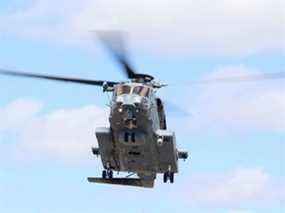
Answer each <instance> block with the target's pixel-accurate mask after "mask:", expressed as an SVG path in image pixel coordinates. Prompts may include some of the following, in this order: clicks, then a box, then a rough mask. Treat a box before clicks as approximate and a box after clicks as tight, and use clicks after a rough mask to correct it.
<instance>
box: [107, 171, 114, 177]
mask: <svg viewBox="0 0 285 213" xmlns="http://www.w3.org/2000/svg"><path fill="white" fill-rule="evenodd" d="M108 173H109V174H108V176H109V178H110V179H113V171H112V170H110V171H109V172H108Z"/></svg>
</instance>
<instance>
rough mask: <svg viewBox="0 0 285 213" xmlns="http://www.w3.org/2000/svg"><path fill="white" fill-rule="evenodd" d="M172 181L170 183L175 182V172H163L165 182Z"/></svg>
mask: <svg viewBox="0 0 285 213" xmlns="http://www.w3.org/2000/svg"><path fill="white" fill-rule="evenodd" d="M168 180H169V181H170V183H174V172H170V171H169V172H165V173H164V174H163V182H164V183H167V181H168Z"/></svg>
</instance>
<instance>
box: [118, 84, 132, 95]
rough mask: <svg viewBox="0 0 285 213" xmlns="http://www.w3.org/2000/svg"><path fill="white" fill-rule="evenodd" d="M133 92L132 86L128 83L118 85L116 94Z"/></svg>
mask: <svg viewBox="0 0 285 213" xmlns="http://www.w3.org/2000/svg"><path fill="white" fill-rule="evenodd" d="M130 92H131V87H130V86H128V85H122V86H118V87H117V89H116V95H118V96H119V95H124V94H130Z"/></svg>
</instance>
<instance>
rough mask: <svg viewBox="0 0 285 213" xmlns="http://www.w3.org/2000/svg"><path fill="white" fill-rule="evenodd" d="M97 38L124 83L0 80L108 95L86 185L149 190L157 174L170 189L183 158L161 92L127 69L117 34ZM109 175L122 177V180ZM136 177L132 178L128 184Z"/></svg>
mask: <svg viewBox="0 0 285 213" xmlns="http://www.w3.org/2000/svg"><path fill="white" fill-rule="evenodd" d="M98 37H99V38H100V40H101V41H102V43H103V44H104V46H105V47H106V49H107V50H108V51H109V52H110V53H111V55H112V57H113V58H114V59H115V60H116V61H117V62H118V63H119V64H120V65H121V67H122V68H123V72H124V73H125V74H126V76H127V78H128V81H124V82H116V81H103V80H90V79H79V78H70V77H60V76H51V75H42V74H34V73H27V72H19V71H13V70H6V69H0V74H3V75H9V76H18V77H28V78H36V79H46V80H52V81H59V82H67V83H77V84H86V85H91V86H99V87H102V88H103V92H110V93H112V94H113V95H112V100H111V104H110V115H109V122H110V127H100V128H97V129H96V131H95V134H96V137H97V141H98V147H93V148H92V153H93V154H94V155H96V156H100V157H101V161H102V164H103V167H104V170H103V171H102V176H101V177H89V178H88V181H89V182H94V183H106V184H116V185H128V186H138V187H146V188H153V187H154V182H155V179H156V177H157V175H158V174H162V175H163V182H164V183H167V182H170V183H174V176H175V174H177V173H178V160H179V159H182V160H186V159H187V158H188V152H187V151H181V150H178V149H177V145H176V137H175V133H174V132H172V131H170V130H168V128H167V122H166V113H165V106H164V102H163V101H162V100H161V98H159V97H158V96H157V95H156V92H157V91H158V90H159V89H160V88H163V87H165V86H167V85H166V84H161V83H159V82H157V81H156V80H155V78H154V77H153V76H151V75H149V74H142V73H138V72H136V71H135V70H134V69H133V67H132V66H131V65H130V63H129V61H128V58H127V54H126V50H125V46H124V42H123V40H122V39H121V37H120V36H118V35H117V34H115V37H114V34H111V36H110V34H108V33H107V34H106V33H103V34H101V35H100V34H98ZM284 77H285V73H284V72H280V73H271V74H265V75H258V76H253V77H245V78H244V77H242V76H241V77H235V78H226V79H212V80H205V81H200V82H192V83H194V84H195V83H199V84H208V83H216V82H222V83H223V82H239V81H252V80H263V79H278V78H284ZM114 172H127V173H128V175H127V176H126V177H124V178H120V177H114ZM134 174H136V175H137V178H131V176H132V175H134Z"/></svg>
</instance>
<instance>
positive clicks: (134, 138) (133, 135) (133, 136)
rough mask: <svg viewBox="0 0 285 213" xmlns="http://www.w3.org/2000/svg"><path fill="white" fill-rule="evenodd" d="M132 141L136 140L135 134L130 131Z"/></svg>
mask: <svg viewBox="0 0 285 213" xmlns="http://www.w3.org/2000/svg"><path fill="white" fill-rule="evenodd" d="M132 142H133V143H135V142H136V134H135V133H134V132H133V133H132Z"/></svg>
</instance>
